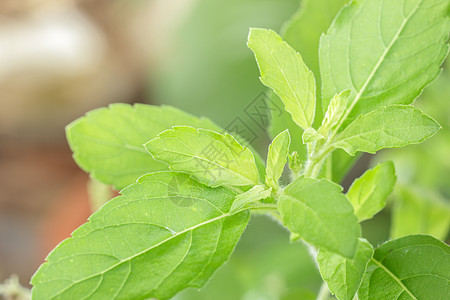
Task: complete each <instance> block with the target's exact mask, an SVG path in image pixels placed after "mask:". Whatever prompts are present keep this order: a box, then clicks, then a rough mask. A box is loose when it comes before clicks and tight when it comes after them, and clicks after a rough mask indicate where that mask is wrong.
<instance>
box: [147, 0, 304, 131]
mask: <svg viewBox="0 0 450 300" xmlns="http://www.w3.org/2000/svg"><path fill="white" fill-rule="evenodd" d="M298 6H299V1H298V0H245V1H244V0H226V1H225V0H213V1H211V0H209V1H208V0H200V1H197V3H196V5H195V7H193V8H192V11H191V13H190V14H189V16H188V17H187V18H186V20H185V21H184V22H182V23H181V24H180V28H179V30H178V32H177V35H176V37H175V41H174V44H173V47H172V49H171V51H170V52H169V53H167V54H166V56H165V58H164V59H163V61H162V62H161V67H160V69H159V70H158V71H157V73H156V74H154V75H153V76H152V86H151V87H150V89H152V90H151V92H153V93H154V97H152V99H155V100H156V101H157V102H158V103H159V104H170V105H173V106H176V107H177V108H180V109H182V110H184V111H187V112H190V113H193V114H195V115H197V116H201V115H204V116H207V117H210V118H211V119H213V120H214V121H215V122H216V123H218V124H219V125H221V126H223V127H224V126H227V125H228V124H229V123H230V122H231V121H232V120H233V119H234V118H235V117H237V116H238V115H239V114H240V113H241V112H242V110H243V109H244V108H245V107H246V106H247V105H248V104H249V103H250V102H251V101H252V100H253V99H254V98H255V97H256V96H257V95H258V94H259V93H260V92H262V91H264V90H265V88H264V87H263V85H262V84H261V83H260V81H259V79H258V75H259V73H258V68H257V66H256V64H255V62H254V59H253V55H252V53H251V51H250V50H249V49H248V48H247V46H246V44H245V43H246V40H247V35H248V29H249V27H264V28H274V29H279V28H280V27H281V25H282V24H283V22H284V21H285V20H287V19H288V18H289V17H290V16H291V15H292V14H293V13H294V12H295V11H296V10H297V8H298Z"/></svg>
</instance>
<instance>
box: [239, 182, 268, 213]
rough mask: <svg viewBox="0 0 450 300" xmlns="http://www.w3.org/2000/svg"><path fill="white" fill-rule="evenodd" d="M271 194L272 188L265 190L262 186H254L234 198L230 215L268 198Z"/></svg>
mask: <svg viewBox="0 0 450 300" xmlns="http://www.w3.org/2000/svg"><path fill="white" fill-rule="evenodd" d="M271 192H272V188H267V187H265V186H264V185H255V186H254V187H252V188H251V189H249V190H248V191H247V192H245V193H242V194H239V195H237V196H236V199H235V200H234V202H233V205H232V206H231V209H230V213H231V214H233V213H235V212H237V211H239V210H242V209H243V208H245V207H247V206H248V205H249V204H251V203H253V202H255V201H258V200H261V199H266V198H268V197H270V194H271Z"/></svg>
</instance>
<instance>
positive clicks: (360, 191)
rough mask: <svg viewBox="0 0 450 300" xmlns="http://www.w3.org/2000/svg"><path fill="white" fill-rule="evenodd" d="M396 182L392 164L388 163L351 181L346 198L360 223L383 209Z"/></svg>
mask: <svg viewBox="0 0 450 300" xmlns="http://www.w3.org/2000/svg"><path fill="white" fill-rule="evenodd" d="M396 180H397V178H396V176H395V168H394V164H393V163H392V162H390V161H389V162H385V163H382V164H379V165H378V166H376V167H375V168H373V169H371V170H368V171H366V172H365V173H364V174H363V175H362V176H361V177H359V178H357V179H355V181H353V183H352V185H351V186H350V188H349V190H348V192H347V197H348V199H349V200H350V202H351V203H352V205H353V208H354V209H355V214H356V216H357V217H358V219H359V221H360V222H361V221H364V220H367V219H370V218H372V217H373V216H374V215H375V214H376V213H378V212H379V211H380V210H382V209H383V208H384V206H385V205H386V198H387V197H388V196H389V194H390V193H391V192H392V190H393V188H394V185H395V182H396Z"/></svg>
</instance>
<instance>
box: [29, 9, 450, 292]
mask: <svg viewBox="0 0 450 300" xmlns="http://www.w3.org/2000/svg"><path fill="white" fill-rule="evenodd" d="M323 1H324V0H321V1H317V2H313V1H306V2H305V3H306V4H304V8H305V9H307V8H309V9H316V8H317V7H316V6H315V5H316V4H317V3H319V2H323ZM341 2H342V3H341ZM313 3H314V4H313ZM344 4H345V1H337V2H336V3H334V4H333V5H332V6H330V11H334V12H337V10H338V9H339V8H340V7H342V6H343V5H344ZM448 9H449V2H448V1H447V0H413V1H408V2H405V1H400V0H392V1H382V0H364V1H363V0H359V1H358V0H355V1H352V2H351V3H350V4H348V5H346V6H344V7H343V8H342V9H341V10H340V11H339V13H338V15H337V17H336V18H335V19H334V21H333V22H331V18H330V20H328V22H324V24H327V26H328V24H330V23H331V26H330V28H329V29H328V31H327V33H326V34H325V35H323V36H322V37H321V38H320V42H319V36H320V33H321V32H320V33H319V34H317V35H314V37H313V38H312V41H313V42H315V43H316V44H317V45H319V46H318V53H319V54H318V58H319V59H318V60H317V61H316V64H314V63H312V65H313V66H314V69H315V71H316V74H314V73H313V72H312V71H311V70H310V69H309V68H308V67H307V63H305V61H306V62H308V61H309V62H311V61H313V59H311V56H310V54H308V55H309V56H308V58H307V59H306V60H304V59H303V58H302V56H301V55H300V54H299V53H298V52H297V51H296V49H294V48H293V47H291V45H289V44H288V43H287V42H286V41H283V39H282V38H281V37H280V36H279V35H278V34H277V33H275V32H274V31H272V30H267V29H251V30H250V33H249V37H248V46H249V48H250V49H251V50H252V51H253V52H254V54H255V58H256V61H257V63H258V66H259V68H260V72H261V81H262V83H263V84H265V85H266V86H268V87H269V88H271V89H272V90H273V91H274V92H275V94H276V95H278V97H279V98H280V101H281V102H282V103H283V104H284V107H285V109H286V112H287V114H283V115H282V116H281V117H279V118H278V119H274V120H273V122H274V124H275V125H276V124H278V125H279V124H280V123H283V124H289V125H288V126H284V128H281V129H282V130H280V131H279V132H276V134H277V135H276V137H275V138H274V139H273V141H272V143H271V145H270V146H269V151H268V157H267V162H266V167H265V172H264V174H261V172H259V171H258V167H257V166H258V164H261V161H260V159H259V156H258V155H257V154H256V153H255V152H254V151H253V150H252V149H251V148H250V147H247V146H245V145H243V144H242V143H240V142H239V141H238V139H237V138H238V137H233V136H232V135H230V134H228V133H223V132H222V130H221V129H220V128H219V127H218V126H217V125H215V124H214V123H212V122H211V121H209V120H207V119H199V118H196V117H194V116H191V115H188V114H185V113H183V112H181V111H178V110H176V109H174V108H171V107H167V106H164V107H153V106H149V105H135V106H128V105H122V104H118V105H112V106H110V108H108V109H100V110H96V111H93V112H91V113H88V114H87V115H86V117H83V118H81V119H79V120H77V121H75V122H74V123H72V124H70V125H69V126H68V127H67V137H68V140H69V144H70V146H71V148H72V149H73V151H74V158H75V160H76V161H77V163H78V164H79V165H80V166H81V167H82V168H83V169H84V170H86V171H88V172H90V173H91V176H92V177H94V178H96V179H98V180H100V181H102V182H104V183H107V184H111V185H114V186H115V187H116V188H123V189H122V191H121V195H120V196H119V197H116V198H114V199H112V200H111V201H109V202H108V203H106V204H105V205H104V206H102V207H101V208H100V209H99V210H98V211H97V212H96V213H94V214H93V215H92V216H91V217H90V218H89V222H87V223H86V224H84V225H83V226H81V227H80V228H78V229H77V230H76V231H75V232H74V233H73V234H72V237H71V238H69V239H67V240H65V241H63V242H62V243H61V244H60V245H59V246H57V247H56V248H55V249H54V250H53V251H52V252H51V253H50V255H49V256H48V257H47V262H45V263H44V264H43V265H42V266H41V267H40V268H39V270H38V271H37V272H36V274H35V275H34V277H33V279H32V284H33V286H34V287H33V290H32V295H33V298H34V299H105V298H108V299H130V298H132V299H147V298H149V297H154V298H159V299H167V298H170V297H172V296H173V295H175V294H176V293H178V292H179V291H181V290H183V289H185V288H187V287H197V288H199V287H201V286H203V285H204V284H205V283H206V281H207V280H208V278H209V277H210V276H211V275H212V274H213V273H214V272H215V270H216V269H217V268H219V267H220V266H221V265H222V264H223V263H225V262H226V261H227V259H228V258H229V256H230V255H231V253H232V252H233V249H234V247H235V246H236V244H237V242H238V240H239V238H240V236H241V234H242V232H243V231H244V229H245V227H246V225H247V223H248V220H249V217H250V214H251V212H257V211H258V212H259V211H267V212H268V213H270V214H271V215H272V216H274V217H276V218H278V219H279V220H280V221H281V222H282V223H283V224H284V226H286V227H287V228H288V229H289V230H290V231H291V233H292V235H293V236H294V237H295V238H301V239H303V240H304V241H305V242H307V243H308V244H310V245H311V247H314V248H316V249H317V250H318V254H317V263H318V265H319V269H320V272H321V275H322V278H323V279H324V280H325V282H326V283H327V286H328V288H329V290H330V291H331V293H333V294H334V295H335V296H336V297H337V298H338V299H348V300H351V299H353V298H354V296H355V294H358V299H390V298H399V297H400V298H404V299H427V298H429V299H444V298H445V297H446V296H447V295H448V294H449V291H448V281H449V279H450V274H449V273H450V271H449V270H450V266H449V261H450V260H449V254H450V253H449V251H450V250H449V247H448V246H447V245H445V244H444V243H442V242H440V241H438V240H437V239H435V238H433V237H431V236H426V235H413V236H407V237H403V238H399V239H396V240H392V241H388V242H387V243H385V244H383V245H381V246H379V247H373V246H372V245H371V244H370V243H369V242H368V241H366V240H365V239H363V238H362V236H361V227H360V222H362V221H364V220H366V219H370V218H372V217H373V216H374V215H375V214H376V213H378V212H379V211H380V210H381V209H383V207H384V206H385V204H386V199H387V197H388V195H389V194H390V193H391V191H392V190H393V186H394V184H395V181H396V175H395V169H394V166H393V164H392V163H389V162H387V163H383V164H380V165H378V166H376V167H375V168H374V169H371V170H368V171H367V172H366V173H365V174H363V175H362V176H361V177H360V178H358V179H356V180H355V181H354V182H353V184H352V186H351V187H350V189H349V191H348V192H347V193H346V194H344V193H343V192H342V187H341V186H340V185H338V184H337V183H335V182H333V178H332V177H333V176H330V174H332V171H330V168H331V167H332V166H333V157H335V156H334V154H333V153H334V152H335V151H338V149H343V150H345V151H346V152H347V153H348V154H350V155H355V154H356V153H358V152H368V153H374V152H376V151H378V150H380V149H384V148H396V147H403V146H406V145H409V144H414V143H419V142H421V141H423V140H425V139H426V138H428V137H430V136H432V135H433V134H434V133H436V132H437V131H438V130H439V129H440V126H439V124H438V123H437V122H436V121H434V120H433V119H432V118H431V117H429V116H427V115H425V114H424V113H423V112H421V111H420V110H418V109H416V108H414V107H413V106H411V105H410V104H411V103H412V102H413V100H414V99H415V98H416V97H417V96H418V95H419V93H420V92H421V90H422V89H423V88H424V87H425V86H426V85H427V84H428V83H430V82H431V81H432V80H433V79H434V78H435V77H436V76H437V75H438V73H439V71H440V65H441V63H442V61H443V59H444V57H445V55H446V53H447V50H448V44H447V38H448V32H449V30H450V18H449V15H448V11H449V10H448ZM333 14H334V13H333ZM306 16H307V14H306V13H304V14H302V15H296V16H295V17H294V20H293V21H292V22H291V23H290V25H289V27H288V28H287V29H286V35H287V37H288V39H294V38H293V37H292V36H293V35H292V32H293V31H294V30H295V28H296V26H298V24H301V23H302V22H303V19H302V18H306ZM327 26H324V28H323V31H325V30H326V28H327ZM299 37H300V39H303V38H304V36H302V35H299ZM294 44H295V43H294ZM319 64H320V77H319V74H317V68H316V66H317V65H319ZM318 78H321V81H320V82H319V80H318ZM317 86H319V87H321V89H320V90H317V88H316V87H317ZM318 95H319V97H317V96H318ZM318 110H319V111H318ZM282 118H284V120H281V119H282ZM278 125H277V126H274V127H273V130H276V128H280V127H279V126H278ZM273 130H272V131H273ZM299 133H300V134H299ZM291 134H292V135H291ZM298 145H301V146H298ZM294 150H295V151H294ZM303 154H305V155H303ZM288 160H289V167H290V170H289V172H290V174H291V178H292V180H291V181H290V182H289V183H288V184H287V185H286V186H283V185H282V184H280V178H281V177H282V174H283V172H284V170H285V165H286V163H287V162H288ZM325 161H327V162H329V163H327V164H325ZM346 162H347V164H348V165H349V164H351V162H350V160H348V159H347V160H346ZM322 171H325V172H322ZM263 175H264V176H263ZM136 180H137V181H136ZM435 261H440V262H443V263H441V264H439V265H436V264H435V263H434V262H435ZM323 290H325V289H323Z"/></svg>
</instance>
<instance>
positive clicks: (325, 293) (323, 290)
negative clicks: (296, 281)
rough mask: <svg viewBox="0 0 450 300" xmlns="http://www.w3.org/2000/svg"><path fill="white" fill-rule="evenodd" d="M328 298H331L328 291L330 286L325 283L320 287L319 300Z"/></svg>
mask: <svg viewBox="0 0 450 300" xmlns="http://www.w3.org/2000/svg"><path fill="white" fill-rule="evenodd" d="M328 296H330V292H329V290H328V286H327V284H326V283H325V282H323V283H322V285H321V286H320V290H319V294H318V295H317V300H327V299H328Z"/></svg>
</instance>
